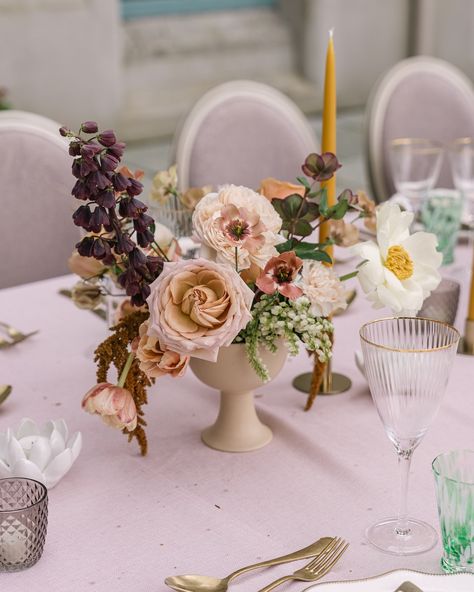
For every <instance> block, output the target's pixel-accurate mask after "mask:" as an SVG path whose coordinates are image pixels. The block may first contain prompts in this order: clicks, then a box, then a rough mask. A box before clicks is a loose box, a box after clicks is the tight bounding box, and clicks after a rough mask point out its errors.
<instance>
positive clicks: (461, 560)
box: [432, 450, 474, 573]
mask: <svg viewBox="0 0 474 592" xmlns="http://www.w3.org/2000/svg"><path fill="white" fill-rule="evenodd" d="M432 466H433V473H434V477H435V482H436V496H437V500H438V513H439V522H440V527H441V536H442V540H443V547H444V554H443V557H442V559H441V566H442V568H443V569H444V571H446V572H449V573H453V572H462V571H467V572H472V573H474V451H473V450H455V451H452V452H446V453H445V454H440V455H439V456H438V457H437V458H435V460H434V461H433V465H432Z"/></svg>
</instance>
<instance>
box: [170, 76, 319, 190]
mask: <svg viewBox="0 0 474 592" xmlns="http://www.w3.org/2000/svg"><path fill="white" fill-rule="evenodd" d="M173 146H174V147H173V162H176V163H177V165H178V179H179V186H180V189H186V188H188V187H200V186H203V185H212V186H214V187H217V186H219V185H221V184H224V183H233V184H235V185H245V186H247V187H252V188H255V189H256V188H258V186H259V184H260V181H261V180H262V179H263V178H265V177H275V178H277V179H280V180H284V181H291V182H295V177H296V176H297V175H298V174H301V165H302V164H303V162H304V159H305V158H306V156H307V155H308V154H309V153H310V152H314V151H318V150H319V146H318V142H317V141H316V137H315V134H314V132H313V130H312V128H311V126H310V124H309V122H308V121H307V119H306V117H305V116H304V115H303V113H302V112H301V111H300V109H299V108H298V107H297V106H296V105H295V104H294V103H293V102H292V101H291V100H290V99H289V98H288V97H286V96H285V95H283V94H282V93H281V92H279V91H277V90H276V89H274V88H272V87H270V86H268V85H266V84H262V83H258V82H252V81H249V80H236V81H232V82H226V83H224V84H221V85H219V86H217V87H215V88H213V89H211V90H210V91H208V92H207V93H206V94H205V95H204V96H202V97H201V98H200V99H199V100H198V101H197V103H196V104H195V105H194V106H193V108H192V109H191V111H190V112H189V113H188V114H187V116H186V118H185V119H184V120H183V122H182V124H181V125H180V126H179V128H178V130H177V132H176V134H175V139H174V144H173Z"/></svg>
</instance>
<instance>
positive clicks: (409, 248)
mask: <svg viewBox="0 0 474 592" xmlns="http://www.w3.org/2000/svg"><path fill="white" fill-rule="evenodd" d="M376 216H377V244H376V243H374V242H373V241H367V242H363V243H360V244H358V245H355V246H354V247H352V249H353V251H354V252H355V253H356V254H357V255H359V256H360V257H362V259H364V260H365V262H364V263H363V264H362V265H361V267H360V270H359V274H358V277H359V281H360V285H361V287H362V289H363V290H364V292H365V293H366V295H367V297H368V299H369V300H370V301H371V302H372V303H373V307H374V308H383V307H388V308H390V309H391V310H392V312H393V314H396V315H407V316H415V315H416V313H417V312H418V311H419V310H420V308H421V307H422V305H423V301H424V300H425V298H427V296H429V294H430V292H431V291H432V290H434V289H435V288H436V287H437V286H438V284H439V282H440V281H441V276H440V274H439V272H438V268H439V267H440V265H441V261H442V258H443V257H442V254H441V253H439V252H438V251H437V250H436V246H437V244H438V241H437V238H436V236H435V235H434V234H431V233H428V232H415V233H414V234H411V235H410V231H409V228H410V225H411V223H412V221H413V214H412V213H411V212H402V211H401V210H400V207H399V206H398V205H397V204H393V203H390V202H387V203H385V204H384V205H382V206H380V207H379V208H378V209H377V212H376Z"/></svg>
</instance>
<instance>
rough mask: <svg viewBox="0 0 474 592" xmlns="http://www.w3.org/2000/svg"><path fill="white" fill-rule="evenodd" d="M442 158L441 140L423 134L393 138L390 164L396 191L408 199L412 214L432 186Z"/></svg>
mask: <svg viewBox="0 0 474 592" xmlns="http://www.w3.org/2000/svg"><path fill="white" fill-rule="evenodd" d="M442 159H443V146H442V145H441V143H439V142H436V141H434V140H428V139H426V138H396V139H395V140H392V142H391V143H390V166H391V170H392V176H393V183H394V185H395V188H396V190H397V192H398V193H400V194H401V195H402V196H404V197H405V198H407V199H408V201H409V202H410V205H411V208H412V211H413V212H414V213H415V215H416V214H417V213H418V212H419V211H420V209H421V205H422V203H423V200H424V199H425V198H426V197H427V195H428V192H429V191H430V190H431V189H433V187H434V186H435V184H436V181H437V179H438V176H439V171H440V168H441V163H442Z"/></svg>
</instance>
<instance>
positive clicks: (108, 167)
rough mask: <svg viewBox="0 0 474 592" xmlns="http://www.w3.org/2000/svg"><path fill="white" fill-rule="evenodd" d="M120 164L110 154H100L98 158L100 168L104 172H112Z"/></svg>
mask: <svg viewBox="0 0 474 592" xmlns="http://www.w3.org/2000/svg"><path fill="white" fill-rule="evenodd" d="M119 163H120V160H119V159H118V158H116V157H115V156H113V155H112V154H102V156H101V157H100V168H101V169H102V170H103V171H104V172H106V171H114V170H115V169H116V168H117V167H118V165H119Z"/></svg>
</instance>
